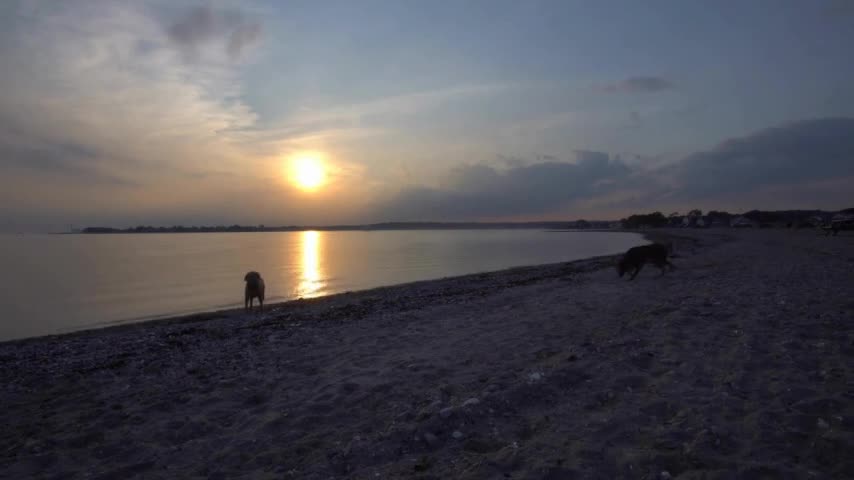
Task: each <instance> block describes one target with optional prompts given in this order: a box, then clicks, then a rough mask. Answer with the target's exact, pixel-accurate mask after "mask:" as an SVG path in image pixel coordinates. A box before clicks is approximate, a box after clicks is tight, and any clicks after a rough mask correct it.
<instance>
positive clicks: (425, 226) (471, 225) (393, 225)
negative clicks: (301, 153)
mask: <svg viewBox="0 0 854 480" xmlns="http://www.w3.org/2000/svg"><path fill="white" fill-rule="evenodd" d="M611 223H612V222H600V221H597V222H588V225H589V227H585V228H579V227H576V226H575V222H386V223H373V224H367V225H319V226H312V225H288V226H279V227H266V226H263V225H259V226H246V225H230V226H201V227H183V226H172V227H151V226H140V227H131V228H124V229H121V228H110V227H87V228H84V229H82V230H80V231H75V232H66V233H70V234H83V235H104V234H132V233H250V232H305V231H388V230H510V229H519V230H524V229H551V230H566V229H578V230H588V229H589V230H593V229H600V230H602V229H604V230H608V229H609V225H610V224H611ZM614 230H617V229H614Z"/></svg>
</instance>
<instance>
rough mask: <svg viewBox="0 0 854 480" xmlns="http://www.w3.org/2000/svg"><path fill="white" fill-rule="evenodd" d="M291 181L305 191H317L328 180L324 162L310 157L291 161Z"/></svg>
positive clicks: (305, 156) (306, 156) (302, 156)
mask: <svg viewBox="0 0 854 480" xmlns="http://www.w3.org/2000/svg"><path fill="white" fill-rule="evenodd" d="M290 177H291V181H292V182H293V183H294V184H295V185H296V186H297V187H299V188H301V189H303V190H308V191H311V190H316V189H317V188H318V187H320V186H321V185H323V183H324V181H325V180H326V169H325V168H324V166H323V162H322V161H321V160H320V159H319V158H317V157H315V156H310V155H301V156H298V157H295V158H294V159H293V160H292V161H291V175H290Z"/></svg>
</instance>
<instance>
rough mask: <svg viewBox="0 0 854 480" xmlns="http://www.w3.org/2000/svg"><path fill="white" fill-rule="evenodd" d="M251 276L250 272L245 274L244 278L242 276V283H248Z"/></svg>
mask: <svg viewBox="0 0 854 480" xmlns="http://www.w3.org/2000/svg"><path fill="white" fill-rule="evenodd" d="M251 276H252V272H249V273H247V274H246V276H244V277H243V281H244V282H248V281H249V277H251Z"/></svg>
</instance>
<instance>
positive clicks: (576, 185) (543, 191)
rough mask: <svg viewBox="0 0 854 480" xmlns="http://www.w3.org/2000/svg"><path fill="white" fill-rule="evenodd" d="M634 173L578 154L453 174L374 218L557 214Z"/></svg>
mask: <svg viewBox="0 0 854 480" xmlns="http://www.w3.org/2000/svg"><path fill="white" fill-rule="evenodd" d="M629 173H630V172H629V169H628V167H626V166H625V165H624V164H623V163H622V162H620V161H615V160H612V159H610V158H609V156H608V155H607V154H605V153H602V152H593V151H584V150H579V151H577V152H576V161H575V162H574V163H569V162H555V161H546V162H541V163H534V164H530V165H525V166H515V167H511V168H509V169H506V170H499V169H497V168H495V167H492V166H489V165H466V166H460V167H456V168H454V169H451V170H450V171H449V172H448V173H447V175H446V176H445V178H444V180H443V182H442V185H441V186H439V187H434V188H429V187H424V186H418V187H412V188H408V189H405V190H403V191H401V192H399V193H398V194H396V195H394V196H393V197H391V198H389V199H387V200H386V201H385V202H383V203H382V204H381V205H379V206H378V207H377V209H376V212H375V216H376V217H377V218H382V219H390V220H473V219H483V218H500V217H509V216H517V215H537V214H543V213H551V212H554V211H555V209H559V208H561V207H565V206H566V205H568V204H570V203H572V202H573V201H575V200H578V199H581V198H585V197H589V196H595V195H599V194H602V193H604V192H607V191H610V190H611V189H612V188H613V186H614V185H616V184H617V183H618V181H619V180H620V179H622V178H624V177H625V176H626V175H628V174H629Z"/></svg>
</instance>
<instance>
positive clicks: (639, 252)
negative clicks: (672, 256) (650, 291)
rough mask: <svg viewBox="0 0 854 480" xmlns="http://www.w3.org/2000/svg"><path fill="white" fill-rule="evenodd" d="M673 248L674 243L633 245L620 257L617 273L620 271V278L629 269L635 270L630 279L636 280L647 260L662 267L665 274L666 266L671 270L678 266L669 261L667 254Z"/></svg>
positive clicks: (662, 272)
mask: <svg viewBox="0 0 854 480" xmlns="http://www.w3.org/2000/svg"><path fill="white" fill-rule="evenodd" d="M672 248H673V247H672V245H661V244H659V243H653V244H652V245H641V246H640V247H632V248H630V249H629V251H627V252H626V254H625V255H623V258H622V259H620V263H619V264H617V273H619V274H620V278H622V277H623V274H625V273H626V272H628V271H629V270H634V271H633V272H632V276H631V277H629V280H634V279H635V277H636V276H637V274H638V272H640V271H641V268H643V266H644V264H646V262H652V263H654V264H655V266H657V267H658V268H660V269H661V274H662V275H664V271H665V267H670V269H671V270H673V269H674V268H676V267H674V266H673V264H672V263H670V262H669V261H667V254H668V253H670V251H671V250H672Z"/></svg>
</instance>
